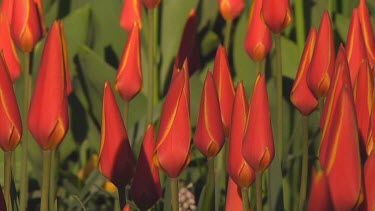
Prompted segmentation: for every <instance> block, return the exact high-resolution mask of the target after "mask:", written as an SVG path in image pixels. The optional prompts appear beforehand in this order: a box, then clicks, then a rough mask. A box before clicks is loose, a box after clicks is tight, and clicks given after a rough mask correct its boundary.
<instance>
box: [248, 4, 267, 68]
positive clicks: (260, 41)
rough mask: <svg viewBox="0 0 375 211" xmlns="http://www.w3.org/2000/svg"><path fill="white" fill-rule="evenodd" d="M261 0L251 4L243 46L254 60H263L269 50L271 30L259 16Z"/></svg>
mask: <svg viewBox="0 0 375 211" xmlns="http://www.w3.org/2000/svg"><path fill="white" fill-rule="evenodd" d="M262 2H263V0H255V1H253V3H252V4H251V10H250V14H249V23H248V28H247V32H246V38H245V42H244V48H245V50H246V52H247V54H249V56H250V57H251V59H253V60H254V61H261V60H263V59H264V58H265V57H266V56H267V55H268V53H269V52H270V50H271V47H272V38H271V31H270V29H269V28H268V27H267V25H266V24H264V22H263V21H262V18H261V17H260V10H261V9H262Z"/></svg>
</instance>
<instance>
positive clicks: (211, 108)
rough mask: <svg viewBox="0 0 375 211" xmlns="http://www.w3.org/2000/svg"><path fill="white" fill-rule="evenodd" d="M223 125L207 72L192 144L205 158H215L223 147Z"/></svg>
mask: <svg viewBox="0 0 375 211" xmlns="http://www.w3.org/2000/svg"><path fill="white" fill-rule="evenodd" d="M224 140H225V138H224V130H223V123H222V122H221V118H220V105H219V99H218V97H217V93H216V87H215V82H214V79H213V77H212V73H211V72H210V71H207V76H206V80H205V82H204V86H203V91H202V98H201V104H200V108H199V114H198V122H197V126H196V130H195V135H194V144H195V146H197V148H198V150H199V151H200V152H201V153H202V154H203V155H204V156H206V157H208V158H211V157H215V156H216V155H217V154H218V153H219V152H220V150H221V148H222V147H223V146H224Z"/></svg>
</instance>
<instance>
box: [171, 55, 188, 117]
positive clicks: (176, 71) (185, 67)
mask: <svg viewBox="0 0 375 211" xmlns="http://www.w3.org/2000/svg"><path fill="white" fill-rule="evenodd" d="M181 72H183V73H184V74H185V86H186V88H184V92H185V96H186V98H187V101H188V105H189V113H190V84H189V62H188V60H187V59H185V61H184V63H183V65H182V67H181V68H177V67H176V66H174V67H173V72H172V79H171V80H172V81H173V80H174V78H175V77H176V76H177V75H178V74H179V73H181Z"/></svg>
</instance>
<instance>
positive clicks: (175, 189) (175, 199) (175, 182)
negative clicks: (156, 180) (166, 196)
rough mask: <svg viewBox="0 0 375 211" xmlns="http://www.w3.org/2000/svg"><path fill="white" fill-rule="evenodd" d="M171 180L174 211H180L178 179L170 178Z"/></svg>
mask: <svg viewBox="0 0 375 211" xmlns="http://www.w3.org/2000/svg"><path fill="white" fill-rule="evenodd" d="M170 180H171V191H172V192H171V193H172V203H171V204H172V211H178V210H179V206H178V204H179V201H178V177H176V178H170Z"/></svg>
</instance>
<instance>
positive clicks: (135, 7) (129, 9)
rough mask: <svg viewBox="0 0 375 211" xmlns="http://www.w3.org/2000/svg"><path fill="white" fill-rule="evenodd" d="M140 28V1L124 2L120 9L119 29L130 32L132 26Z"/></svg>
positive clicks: (127, 0)
mask: <svg viewBox="0 0 375 211" xmlns="http://www.w3.org/2000/svg"><path fill="white" fill-rule="evenodd" d="M135 23H136V25H137V26H138V27H139V29H141V28H142V8H141V2H140V0H125V2H124V6H123V7H122V11H121V17H120V25H121V27H122V28H123V29H124V30H125V31H127V32H130V31H131V30H132V28H133V25H134V24H135Z"/></svg>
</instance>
